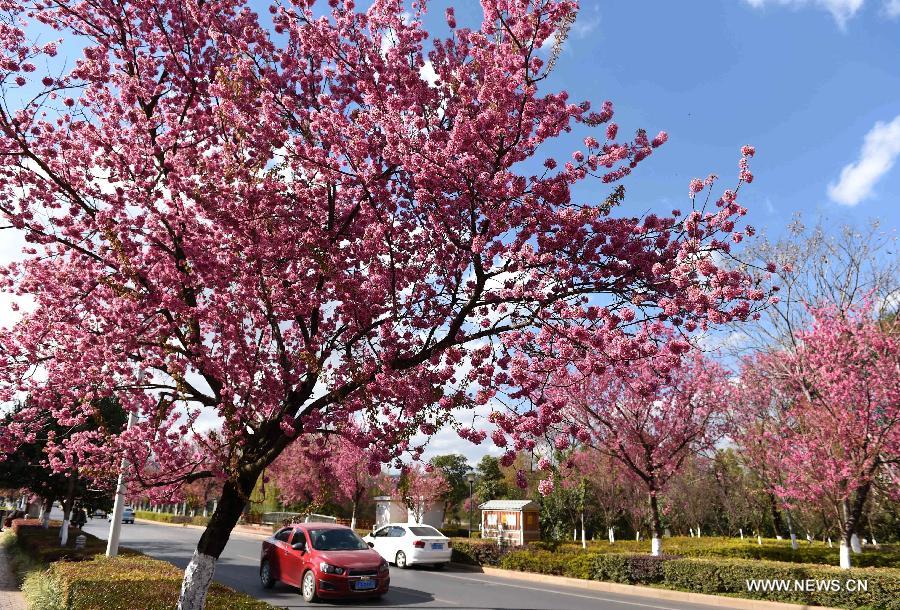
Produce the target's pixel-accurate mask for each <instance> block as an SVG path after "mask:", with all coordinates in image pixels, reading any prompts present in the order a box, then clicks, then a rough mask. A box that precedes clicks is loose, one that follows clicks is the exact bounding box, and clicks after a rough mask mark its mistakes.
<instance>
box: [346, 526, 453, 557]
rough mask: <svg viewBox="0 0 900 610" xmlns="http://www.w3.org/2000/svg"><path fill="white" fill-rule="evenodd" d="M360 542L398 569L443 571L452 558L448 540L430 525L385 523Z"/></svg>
mask: <svg viewBox="0 0 900 610" xmlns="http://www.w3.org/2000/svg"><path fill="white" fill-rule="evenodd" d="M363 540H365V541H366V542H367V543H368V545H369V546H370V547H372V548H373V549H375V550H376V551H378V554H379V555H381V556H382V557H383V558H384V560H385V561H387V562H389V563H393V564H395V565H396V566H397V567H398V568H405V567H407V566H411V565H433V566H435V567H443V566H445V565H446V564H448V563H449V562H450V556H451V555H452V554H453V549H452V546H453V545H452V543H451V542H450V539H449V538H447V537H446V536H445V535H443V534H442V533H440V532H439V531H437V530H436V529H434V528H433V527H431V526H430V525H419V524H417V523H388V524H387V525H382V526H381V527H379V528H378V529H376V530H375V531H374V532H372V533H371V534H368V535H367V536H366V537H365V538H363Z"/></svg>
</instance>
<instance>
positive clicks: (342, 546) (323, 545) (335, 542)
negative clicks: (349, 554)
mask: <svg viewBox="0 0 900 610" xmlns="http://www.w3.org/2000/svg"><path fill="white" fill-rule="evenodd" d="M309 540H310V542H311V543H312V547H313V548H314V549H316V550H317V551H367V550H369V545H368V544H366V543H365V542H363V539H362V538H360V537H359V536H357V535H356V532H354V531H353V530H345V529H324V530H309Z"/></svg>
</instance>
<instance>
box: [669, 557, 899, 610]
mask: <svg viewBox="0 0 900 610" xmlns="http://www.w3.org/2000/svg"><path fill="white" fill-rule="evenodd" d="M663 573H664V578H663V581H662V584H663V585H664V586H666V587H668V588H672V589H680V590H683V591H694V592H697V593H709V594H723V593H725V594H730V595H737V596H740V597H749V598H752V599H765V600H769V601H780V602H791V603H798V604H808V605H816V606H833V607H840V608H853V609H859V610H862V609H871V610H875V609H879V610H898V609H900V571H898V570H891V569H886V568H861V569H855V570H841V569H839V568H832V567H825V566H817V565H801V564H793V563H784V562H775V561H759V560H742V559H672V560H670V561H666V562H665V563H664V564H663ZM754 580H760V581H763V580H764V581H772V580H776V581H789V583H790V587H789V590H785V591H758V590H753V591H751V590H750V586H749V585H748V581H754ZM807 580H812V581H813V582H814V583H820V582H821V583H825V585H823V586H822V587H821V588H822V589H823V590H820V591H804V590H802V588H803V587H802V585H801V587H795V586H793V583H794V582H795V581H799V582H801V583H805V581H807ZM848 582H853V583H857V582H865V583H866V589H867V590H865V591H858V590H848V588H847V586H846V583H848ZM813 588H819V587H817V586H816V585H815V584H814V585H813ZM797 589H801V590H797ZM833 589H837V590H833Z"/></svg>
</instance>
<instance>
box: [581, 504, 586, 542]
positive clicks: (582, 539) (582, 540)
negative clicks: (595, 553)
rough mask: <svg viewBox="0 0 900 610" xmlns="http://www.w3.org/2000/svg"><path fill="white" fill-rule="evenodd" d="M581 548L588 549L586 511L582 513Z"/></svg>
mask: <svg viewBox="0 0 900 610" xmlns="http://www.w3.org/2000/svg"><path fill="white" fill-rule="evenodd" d="M581 548H583V549H586V548H587V539H586V538H585V536H584V511H581Z"/></svg>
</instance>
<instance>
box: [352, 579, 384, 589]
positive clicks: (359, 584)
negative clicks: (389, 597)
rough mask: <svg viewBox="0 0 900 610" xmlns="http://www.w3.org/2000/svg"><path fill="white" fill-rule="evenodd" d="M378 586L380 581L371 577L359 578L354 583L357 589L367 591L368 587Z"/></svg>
mask: <svg viewBox="0 0 900 610" xmlns="http://www.w3.org/2000/svg"><path fill="white" fill-rule="evenodd" d="M376 586H378V583H377V582H375V581H374V580H372V579H371V578H363V579H361V580H357V581H356V582H355V583H353V588H354V589H356V590H357V591H365V590H367V589H374V588H375V587H376Z"/></svg>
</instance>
